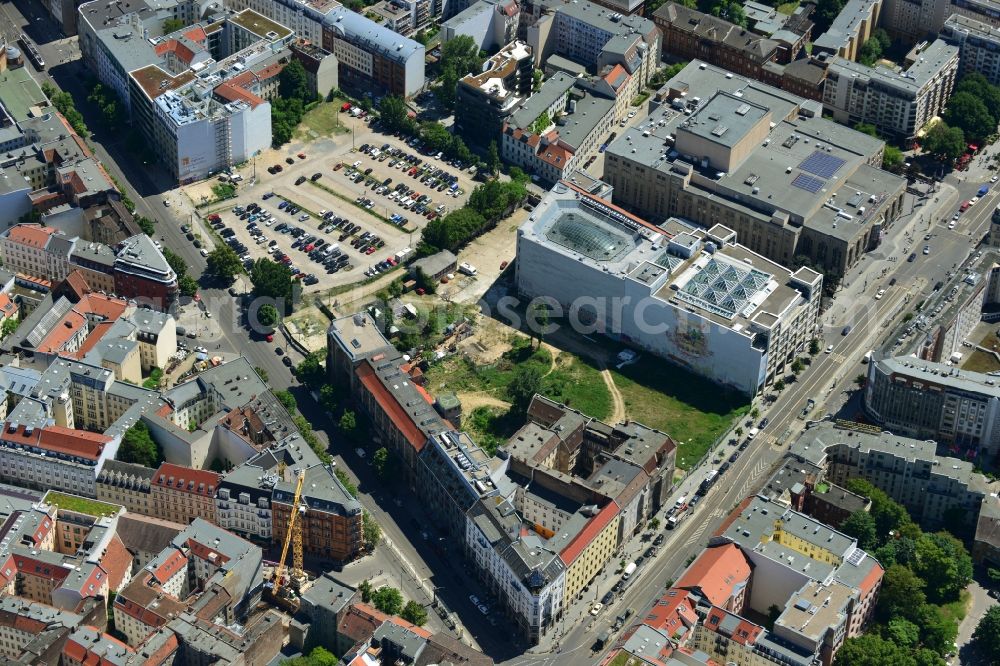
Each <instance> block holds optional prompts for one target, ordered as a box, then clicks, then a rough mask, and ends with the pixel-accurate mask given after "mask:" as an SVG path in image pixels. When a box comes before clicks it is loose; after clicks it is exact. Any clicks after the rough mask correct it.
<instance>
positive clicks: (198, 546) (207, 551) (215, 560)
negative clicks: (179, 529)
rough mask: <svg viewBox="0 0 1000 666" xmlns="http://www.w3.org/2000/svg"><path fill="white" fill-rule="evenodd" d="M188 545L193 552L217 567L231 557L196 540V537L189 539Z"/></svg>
mask: <svg viewBox="0 0 1000 666" xmlns="http://www.w3.org/2000/svg"><path fill="white" fill-rule="evenodd" d="M187 545H188V547H189V548H190V549H191V553H192V554H193V555H195V556H196V557H198V558H199V559H202V560H205V561H206V562H209V563H210V564H213V565H215V566H217V567H221V566H222V565H223V564H225V563H226V562H228V561H229V558H228V557H227V556H225V555H223V554H222V553H220V552H219V551H217V550H215V549H214V548H211V547H209V546H206V545H205V544H203V543H201V542H200V541H195V540H194V539H188V542H187Z"/></svg>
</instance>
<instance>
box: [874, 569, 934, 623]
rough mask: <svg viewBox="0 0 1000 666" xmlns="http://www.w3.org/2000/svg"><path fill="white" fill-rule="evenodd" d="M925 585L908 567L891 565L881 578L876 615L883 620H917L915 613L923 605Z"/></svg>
mask: <svg viewBox="0 0 1000 666" xmlns="http://www.w3.org/2000/svg"><path fill="white" fill-rule="evenodd" d="M925 585H926V583H924V581H923V580H922V579H921V578H920V577H919V576H917V575H916V574H914V573H913V571H911V570H910V568H909V567H905V566H903V565H902V564H893V565H891V566H889V568H888V569H886V570H885V574H884V575H883V577H882V590H881V591H880V592H879V595H878V614H879V616H880V617H881V618H883V619H884V620H889V619H891V618H894V617H902V618H905V619H908V620H911V621H915V620H916V619H917V611H918V610H919V608H920V606H923V605H924V604H925V599H926V596H925V595H924V586H925Z"/></svg>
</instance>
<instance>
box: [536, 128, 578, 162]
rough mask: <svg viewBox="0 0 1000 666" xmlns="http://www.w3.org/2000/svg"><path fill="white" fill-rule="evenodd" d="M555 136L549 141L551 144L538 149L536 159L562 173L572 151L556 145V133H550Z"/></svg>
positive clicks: (557, 136)
mask: <svg viewBox="0 0 1000 666" xmlns="http://www.w3.org/2000/svg"><path fill="white" fill-rule="evenodd" d="M552 134H555V135H556V136H555V137H553V138H552V139H551V141H552V143H550V144H549V145H547V146H542V147H541V148H539V149H538V158H539V159H540V160H542V161H543V162H545V163H546V164H551V165H552V166H554V167H555V168H557V169H559V170H560V171H562V170H563V169H565V168H566V163H567V162H569V160H570V158H572V157H573V154H574V153H573V151H572V150H570V149H568V148H566V147H565V146H561V145H559V144H558V143H556V142H555V141H556V139H558V138H559V135H558V133H556V132H552Z"/></svg>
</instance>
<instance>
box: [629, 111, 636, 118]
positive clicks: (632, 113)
mask: <svg viewBox="0 0 1000 666" xmlns="http://www.w3.org/2000/svg"><path fill="white" fill-rule="evenodd" d="M635 114H636V111H635V110H632V111H629V112H628V117H629V118H635Z"/></svg>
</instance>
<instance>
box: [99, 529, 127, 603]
mask: <svg viewBox="0 0 1000 666" xmlns="http://www.w3.org/2000/svg"><path fill="white" fill-rule="evenodd" d="M101 567H102V568H103V569H104V570H105V571H107V572H108V589H109V590H117V589H119V588H120V586H121V583H122V581H123V580H125V575H126V574H128V572H129V571H131V570H132V554H131V553H129V552H128V549H127V548H125V544H124V543H122V540H121V539H120V538H119V537H118V535H117V534H116V535H115V536H114V538H112V539H111V542H110V543H108V549H107V550H106V551H105V552H104V557H102V558H101Z"/></svg>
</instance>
